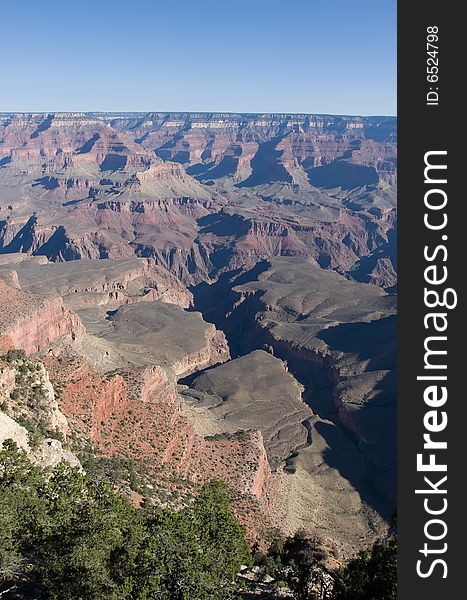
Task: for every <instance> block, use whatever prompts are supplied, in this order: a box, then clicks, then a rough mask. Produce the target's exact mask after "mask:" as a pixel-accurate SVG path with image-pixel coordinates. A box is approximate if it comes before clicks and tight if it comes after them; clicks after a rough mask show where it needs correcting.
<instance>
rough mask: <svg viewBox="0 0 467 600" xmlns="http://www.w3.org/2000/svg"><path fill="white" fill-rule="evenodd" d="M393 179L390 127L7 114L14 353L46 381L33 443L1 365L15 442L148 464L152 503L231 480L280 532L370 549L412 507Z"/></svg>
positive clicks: (250, 515)
mask: <svg viewBox="0 0 467 600" xmlns="http://www.w3.org/2000/svg"><path fill="white" fill-rule="evenodd" d="M396 184H397V173H396V120H395V119H394V118H392V117H350V116H331V115H280V114H251V115H250V114H248V115H245V114H228V113H226V114H220V113H217V114H216V113H213V114H208V113H144V114H143V113H108V114H107V113H51V114H13V113H2V114H0V350H1V353H2V354H4V356H10V357H11V356H12V355H11V353H10V354H9V355H8V351H12V350H15V349H22V350H23V351H25V352H26V354H27V355H29V356H31V357H34V360H37V361H39V364H40V366H39V367H37V369H38V370H37V373H39V375H38V377H39V378H40V380H41V382H42V383H41V385H43V386H44V387H45V388H46V389H47V390H48V391H47V401H46V403H45V405H44V406H45V407H44V410H43V414H42V413H41V419H43V420H45V422H47V423H48V425H47V427H45V430H44V432H43V433H44V435H43V440H42V441H41V444H40V445H39V446H36V447H35V448H33V447H32V446H31V444H30V443H29V442H28V435H27V434H28V427H27V424H28V422H30V420H31V419H33V418H34V414H32V413H31V411H29V412H28V410H29V409H28V407H27V406H20V405H19V404H18V402H17V398H16V396H17V394H15V393H14V392H15V388H16V387H17V383H15V381H17V377H16V375H17V370H18V368H19V367H18V364H17V363H16V362H15V360H10V361H7V360H6V359H1V360H2V375H1V377H2V384H3V385H2V388H1V392H0V393H1V395H2V398H1V399H2V401H3V404H2V407H3V408H2V410H1V412H0V416H1V418H2V420H1V421H0V441H2V440H3V439H6V438H7V437H13V438H14V439H15V440H16V441H17V443H18V444H19V445H20V446H21V447H23V448H24V449H26V450H27V452H28V453H29V454H30V456H31V457H32V458H33V459H34V460H35V461H37V462H38V463H40V464H42V463H44V462H46V463H47V464H52V463H54V461H55V462H57V461H58V460H60V458H62V457H64V456H65V457H68V458H67V459H69V460H74V461H76V462H78V461H81V462H82V464H83V465H84V468H86V460H89V459H90V458H92V459H93V460H94V461H96V460H97V461H101V463H102V464H105V465H106V468H107V469H109V468H110V469H111V468H112V465H117V464H119V463H118V461H132V464H133V465H134V469H135V472H136V474H135V475H134V476H133V478H128V477H126V476H125V475H124V474H123V475H122V474H117V475H116V476H115V480H116V486H117V487H118V488H119V489H121V490H123V491H124V492H125V493H127V494H128V495H129V496H130V497H131V498H132V501H133V502H134V503H135V504H137V505H138V504H140V503H142V502H149V503H154V504H158V505H168V506H172V507H181V506H183V505H185V504H186V503H189V502H190V501H191V499H192V498H193V496H194V495H196V493H197V490H199V487H200V486H201V485H202V484H203V483H204V482H206V481H209V480H211V479H222V480H224V481H225V482H226V483H227V485H228V486H229V488H230V490H231V493H232V496H233V498H234V503H233V506H234V510H235V512H236V514H237V515H238V517H239V519H240V520H241V521H242V522H243V523H244V524H245V525H246V527H247V531H248V534H249V537H250V539H251V540H252V541H256V542H257V543H258V544H260V545H261V544H265V543H266V540H267V539H268V537H270V533H271V531H274V530H277V529H280V530H282V531H283V532H284V533H286V534H292V533H294V532H295V531H297V530H299V529H307V530H313V531H316V532H318V533H319V534H320V535H322V536H323V537H324V538H325V539H326V540H329V543H330V544H333V545H334V546H335V547H336V548H337V549H338V550H339V552H340V553H341V555H342V556H344V557H347V556H351V555H352V554H353V553H354V552H355V551H356V550H358V549H360V548H362V547H364V546H366V545H368V544H369V543H371V542H372V541H373V540H374V539H376V538H377V537H378V536H379V535H381V534H382V533H383V532H384V531H385V529H386V528H387V525H388V523H389V522H390V518H391V515H392V513H393V510H394V506H395V452H396V447H395V420H396V396H395V377H396V373H395V366H396V365H395V343H396V332H395V322H396V299H397V296H396V290H397V276H396V269H397V264H396V226H397V205H396ZM15 378H16V379H15ZM36 416H37V415H36ZM57 428H58V429H59V430H60V431H61V433H62V436H61V441H58V440H53V442H51V441H50V440H51V439H52V438H51V437H50V433H51V432H53V431H55V430H56V429H57ZM47 440H49V442H50V443H49V444H48V442H47ZM47 444H48V445H47ZM44 457H45V458H44ZM109 465H110V467H109ZM135 481H136V484H135Z"/></svg>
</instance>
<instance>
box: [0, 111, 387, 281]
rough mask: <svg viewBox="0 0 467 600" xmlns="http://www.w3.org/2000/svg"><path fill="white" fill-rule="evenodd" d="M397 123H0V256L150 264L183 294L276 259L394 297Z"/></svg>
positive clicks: (87, 117)
mask: <svg viewBox="0 0 467 600" xmlns="http://www.w3.org/2000/svg"><path fill="white" fill-rule="evenodd" d="M395 185H396V121H395V119H394V118H390V117H381V118H379V117H335V116H328V115H272V114H264V115H240V114H204V113H192V114H185V113H148V114H138V113H128V114H127V113H122V114H103V113H95V114H94V113H86V114H80V113H53V114H0V251H1V252H28V253H32V254H35V255H44V256H47V257H48V258H49V259H51V260H70V259H77V258H122V257H130V256H143V257H154V258H155V259H156V260H157V262H158V264H160V265H163V266H165V267H167V268H168V269H169V270H170V271H171V272H172V273H173V274H175V275H176V276H177V277H179V279H181V280H182V281H183V282H185V283H187V284H194V283H195V284H196V283H199V282H200V281H207V280H210V279H215V278H217V277H218V275H219V273H221V272H223V271H228V270H232V269H236V268H238V267H241V266H244V265H246V264H249V265H253V264H254V263H255V262H256V261H257V260H258V259H262V258H269V257H272V256H310V257H312V258H313V259H314V260H315V261H316V262H317V263H318V264H319V265H320V266H321V267H324V268H331V269H335V270H337V271H338V272H340V273H343V274H346V275H348V276H350V277H352V278H354V279H357V280H359V281H364V282H369V283H375V284H376V285H379V286H381V287H385V288H391V287H392V286H394V285H395V283H396V275H395V260H396V255H395V239H396V233H395V231H396V230H395V223H396V193H395Z"/></svg>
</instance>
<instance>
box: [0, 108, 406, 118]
mask: <svg viewBox="0 0 467 600" xmlns="http://www.w3.org/2000/svg"><path fill="white" fill-rule="evenodd" d="M53 114H83V115H120V114H137V115H149V114H164V115H170V114H182V115H192V114H199V115H244V116H249V115H280V116H297V117H298V116H304V117H309V116H314V117H315V116H316V117H357V118H362V119H366V118H391V119H394V118H397V114H377V113H374V114H360V113H358V114H357V113H355V114H350V113H326V112H324V113H319V112H316V113H314V112H282V111H262V112H261V111H252V112H248V111H230V110H213V111H209V110H207V111H204V110H50V111H45V110H38V111H34V110H31V111H25V110H18V111H15V110H0V115H53Z"/></svg>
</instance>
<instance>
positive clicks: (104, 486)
mask: <svg viewBox="0 0 467 600" xmlns="http://www.w3.org/2000/svg"><path fill="white" fill-rule="evenodd" d="M249 561H250V556H249V551H248V546H247V543H246V540H245V533H244V530H243V528H242V527H241V526H240V524H239V523H238V521H237V519H236V518H235V517H234V515H233V514H232V512H231V511H230V508H229V499H228V494H227V490H226V488H225V486H224V485H223V484H222V483H220V482H212V483H209V484H206V485H205V486H204V487H203V488H202V489H201V493H200V495H199V497H198V498H197V499H196V500H195V502H194V503H193V505H192V506H191V507H188V508H184V509H183V510H180V511H178V512H176V511H172V510H169V509H151V510H150V511H147V512H144V511H142V510H139V509H136V508H135V507H133V506H132V504H131V503H130V502H129V500H128V499H127V498H126V497H124V496H121V495H119V494H117V493H116V492H115V491H114V490H113V488H112V486H111V485H110V484H109V483H107V482H105V481H104V482H100V483H97V482H95V481H93V480H92V479H91V478H90V477H88V476H86V475H84V474H83V473H82V472H80V471H79V470H78V469H76V468H71V467H70V466H69V465H67V464H66V463H61V464H60V465H58V466H57V467H55V468H54V469H53V470H52V471H50V472H49V473H44V472H43V471H41V470H40V469H38V468H37V467H34V466H33V465H32V464H31V463H30V462H29V460H28V459H27V457H26V455H25V453H24V452H23V451H20V450H18V448H17V446H16V445H15V444H14V443H13V442H11V441H7V442H5V443H4V445H3V449H2V450H0V594H1V593H2V592H3V591H5V590H6V589H8V588H9V587H11V585H12V584H13V585H15V586H16V590H15V592H17V593H18V595H19V596H18V597H37V596H38V595H39V594H40V597H43V598H49V599H50V600H59V599H60V600H72V599H73V600H75V599H76V598H83V599H84V598H86V600H106V599H108V600H125V599H130V598H131V599H138V600H148V599H149V598H159V599H161V600H172V599H174V598H180V599H188V598H190V599H191V598H193V599H196V600H208V599H213V600H227V599H232V598H236V597H238V588H239V584H238V579H237V574H238V573H239V571H240V566H241V565H242V564H245V563H246V564H248V563H249ZM31 590H33V592H31ZM21 594H22V596H21Z"/></svg>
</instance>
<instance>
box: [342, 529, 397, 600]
mask: <svg viewBox="0 0 467 600" xmlns="http://www.w3.org/2000/svg"><path fill="white" fill-rule="evenodd" d="M396 595H397V539H396V537H391V538H389V539H388V540H385V541H379V542H376V543H375V544H374V545H373V546H372V547H371V548H368V549H366V550H362V551H361V552H359V554H358V556H357V557H356V558H354V559H353V560H351V561H349V562H348V564H347V565H346V566H345V567H344V568H343V569H342V571H341V572H340V574H339V576H338V578H337V579H336V582H335V587H334V596H333V600H395V599H396Z"/></svg>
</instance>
